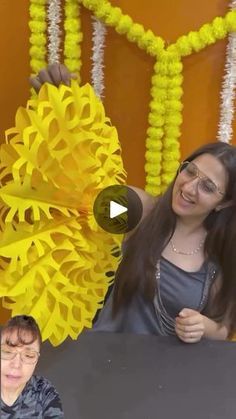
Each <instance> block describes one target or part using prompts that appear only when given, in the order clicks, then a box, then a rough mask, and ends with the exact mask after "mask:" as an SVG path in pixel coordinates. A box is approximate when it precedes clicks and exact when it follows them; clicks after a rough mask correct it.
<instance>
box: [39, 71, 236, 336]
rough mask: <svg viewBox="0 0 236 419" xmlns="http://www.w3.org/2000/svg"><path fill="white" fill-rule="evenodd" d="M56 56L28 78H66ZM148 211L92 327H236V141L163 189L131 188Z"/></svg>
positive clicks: (194, 332) (215, 147)
mask: <svg viewBox="0 0 236 419" xmlns="http://www.w3.org/2000/svg"><path fill="white" fill-rule="evenodd" d="M71 77H74V76H73V75H71V74H70V73H69V72H68V70H67V69H66V67H65V66H63V65H61V64H53V65H51V66H48V67H47V68H46V69H43V70H42V71H40V73H39V74H38V75H37V77H36V78H33V79H31V84H32V86H33V87H34V88H35V90H36V91H38V90H39V89H40V87H41V85H42V84H43V83H44V82H49V83H52V84H54V85H56V86H58V85H59V84H60V83H65V84H69V83H70V79H71ZM134 189H135V190H136V191H137V192H138V193H139V195H140V198H141V199H142V201H143V207H144V211H143V212H144V217H143V220H142V222H141V224H140V225H139V226H138V228H136V229H135V231H133V232H131V233H129V235H127V237H126V240H125V244H124V255H123V258H122V262H121V263H120V265H119V268H118V270H117V273H116V280H115V285H114V289H113V291H112V293H111V295H110V296H109V298H108V300H107V302H106V304H105V307H104V308H103V310H102V311H101V313H100V315H99V318H98V321H97V322H96V324H95V326H94V328H93V330H95V331H111V332H130V333H146V334H157V335H170V334H176V335H177V336H178V337H179V338H180V339H181V340H182V341H184V342H189V343H193V342H197V341H199V340H200V339H201V338H202V337H207V338H212V339H222V340H224V339H227V337H228V336H231V335H232V334H233V333H234V332H235V331H236V280H235V279H234V275H235V273H236V246H235V244H236V148H235V147H233V146H231V145H228V144H226V143H220V142H219V143H212V144H208V145H205V146H203V147H202V148H200V149H199V150H197V151H195V152H194V153H193V154H191V155H190V156H189V157H188V158H187V159H186V161H185V162H183V164H181V165H180V169H179V171H178V173H177V175H176V178H175V179H174V181H173V183H172V184H171V185H170V186H169V188H168V190H167V191H166V192H165V194H164V195H163V196H162V197H159V198H157V199H153V197H151V196H149V195H148V194H146V193H145V192H144V191H141V190H138V189H136V188H134Z"/></svg>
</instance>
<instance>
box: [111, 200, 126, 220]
mask: <svg viewBox="0 0 236 419" xmlns="http://www.w3.org/2000/svg"><path fill="white" fill-rule="evenodd" d="M127 211H128V208H127V207H124V206H123V205H120V204H117V202H114V201H111V202H110V218H114V217H117V216H118V215H121V214H124V212H127Z"/></svg>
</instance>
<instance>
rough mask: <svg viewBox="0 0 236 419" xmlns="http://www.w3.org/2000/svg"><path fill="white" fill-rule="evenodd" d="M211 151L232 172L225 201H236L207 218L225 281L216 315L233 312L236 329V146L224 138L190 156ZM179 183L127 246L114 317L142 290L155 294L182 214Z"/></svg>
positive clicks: (209, 242)
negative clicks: (177, 204)
mask: <svg viewBox="0 0 236 419" xmlns="http://www.w3.org/2000/svg"><path fill="white" fill-rule="evenodd" d="M206 153H207V154H211V155H212V156H214V157H216V158H217V159H218V160H219V161H220V162H221V163H222V164H223V166H224V167H225V169H226V171H227V173H228V184H227V189H226V194H225V196H224V201H228V200H230V201H232V205H231V206H229V207H227V208H224V209H221V210H219V211H215V210H213V211H212V212H211V213H210V214H209V215H208V216H207V218H206V219H205V221H204V226H205V228H206V230H207V237H206V240H205V245H204V253H205V255H206V257H207V258H208V259H209V260H211V261H212V262H214V263H216V264H217V265H218V266H219V268H220V270H221V275H222V279H223V283H222V287H221V289H220V291H219V292H218V294H217V296H216V299H215V301H214V307H213V311H212V318H213V317H215V318H222V317H223V316H224V314H225V313H226V311H227V310H230V320H231V331H232V330H233V329H234V330H236V147H234V146H232V145H229V144H227V143H222V142H217V143H211V144H207V145H204V146H202V147H201V148H199V149H198V150H196V151H195V152H194V153H192V154H191V155H190V156H189V157H187V158H186V160H188V161H191V160H194V159H195V158H196V157H198V156H200V155H202V154H206ZM174 182H175V180H174V181H173V182H172V183H171V185H170V186H169V188H168V189H167V191H166V192H165V193H164V195H163V196H161V197H160V198H159V199H158V201H157V204H156V205H155V206H154V208H153V209H152V211H151V212H150V213H149V214H148V215H147V216H146V218H145V219H144V220H143V221H142V223H141V224H140V226H139V227H138V228H137V230H136V231H135V233H134V234H133V235H132V236H131V237H130V238H129V240H128V241H127V242H126V249H125V252H124V255H123V258H122V261H121V263H120V265H119V267H118V269H117V272H116V279H115V285H114V296H113V315H114V316H115V315H116V314H117V312H118V311H119V309H120V308H121V306H122V305H124V304H128V303H129V302H130V301H131V299H132V297H133V295H134V294H135V293H136V292H137V290H138V289H139V291H140V292H142V293H143V295H144V297H145V298H147V299H148V300H152V299H153V297H154V293H155V271H156V263H157V260H158V259H159V258H160V257H161V254H162V252H163V250H164V248H165V246H166V245H167V243H168V242H169V240H170V238H171V236H172V235H173V233H174V230H175V226H176V215H175V213H174V212H173V210H172V191H173V186H174Z"/></svg>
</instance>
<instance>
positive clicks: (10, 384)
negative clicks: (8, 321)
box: [1, 330, 40, 394]
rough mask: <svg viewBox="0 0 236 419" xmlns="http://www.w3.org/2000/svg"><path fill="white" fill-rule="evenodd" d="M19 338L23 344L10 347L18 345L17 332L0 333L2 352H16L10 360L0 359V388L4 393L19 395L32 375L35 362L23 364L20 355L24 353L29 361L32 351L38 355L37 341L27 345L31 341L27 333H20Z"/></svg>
mask: <svg viewBox="0 0 236 419" xmlns="http://www.w3.org/2000/svg"><path fill="white" fill-rule="evenodd" d="M21 338H23V340H24V342H25V344H20V345H18V346H12V345H14V344H16V343H18V335H17V331H16V330H15V331H12V332H10V333H9V332H3V333H2V337H1V345H2V347H4V350H6V351H8V350H9V351H15V352H17V355H16V356H15V357H14V358H13V359H11V360H6V359H1V388H2V390H3V391H5V392H6V391H7V392H16V393H17V394H20V393H21V391H22V390H23V388H24V387H25V385H26V383H27V381H28V380H29V379H30V378H31V376H32V375H33V373H34V370H35V367H36V364H37V360H36V362H35V363H34V364H28V363H25V362H23V361H22V359H21V357H20V355H21V353H25V354H26V356H27V357H29V358H30V359H31V357H32V355H33V354H35V352H32V351H36V352H37V353H39V347H40V345H39V341H38V339H37V340H35V341H34V342H32V343H30V344H28V345H27V342H31V341H32V334H31V333H30V332H28V331H21ZM9 343H11V345H9Z"/></svg>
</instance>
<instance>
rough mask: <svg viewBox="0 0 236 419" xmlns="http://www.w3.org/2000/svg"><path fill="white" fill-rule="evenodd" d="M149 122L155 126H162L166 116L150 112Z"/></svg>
mask: <svg viewBox="0 0 236 419" xmlns="http://www.w3.org/2000/svg"><path fill="white" fill-rule="evenodd" d="M148 121H149V124H151V125H152V126H153V127H162V126H163V125H164V123H165V118H164V117H163V116H161V115H159V114H156V113H154V112H150V113H149V115H148Z"/></svg>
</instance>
